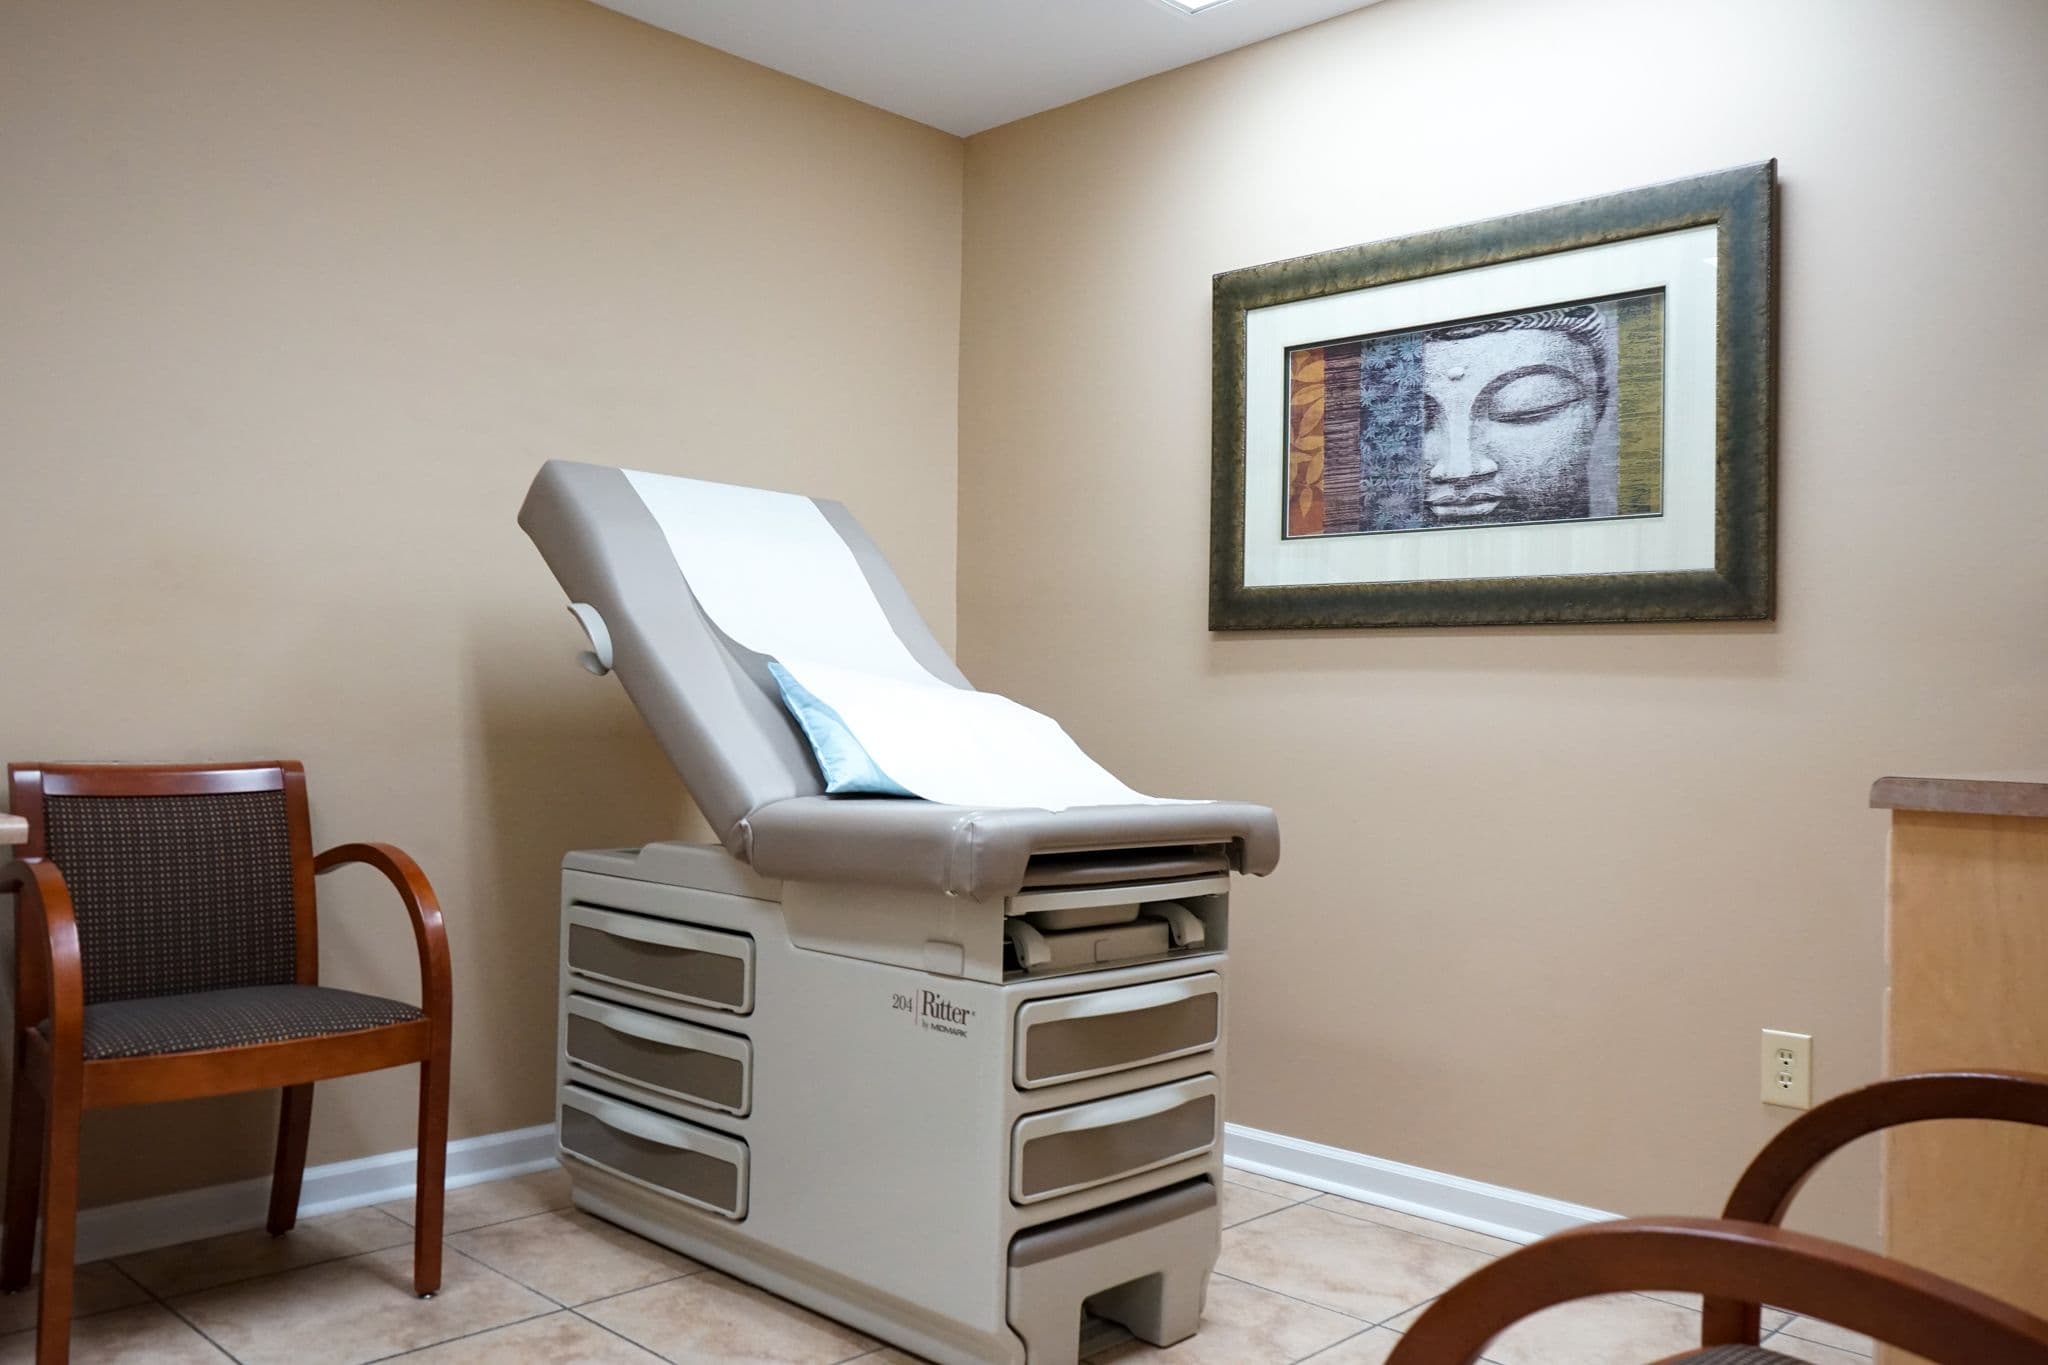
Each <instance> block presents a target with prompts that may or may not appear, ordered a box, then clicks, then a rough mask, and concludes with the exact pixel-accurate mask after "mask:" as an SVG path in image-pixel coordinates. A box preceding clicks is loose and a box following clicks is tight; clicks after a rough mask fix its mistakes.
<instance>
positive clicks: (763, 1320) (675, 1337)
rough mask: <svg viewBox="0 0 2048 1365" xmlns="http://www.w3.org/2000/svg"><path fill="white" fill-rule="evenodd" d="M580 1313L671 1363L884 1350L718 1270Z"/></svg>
mask: <svg viewBox="0 0 2048 1365" xmlns="http://www.w3.org/2000/svg"><path fill="white" fill-rule="evenodd" d="M579 1311H581V1312H582V1313H583V1315H584V1316H585V1317H588V1318H590V1319H591V1320H593V1321H595V1322H599V1323H602V1324H603V1325H604V1326H606V1327H609V1328H611V1329H612V1330H613V1331H614V1332H617V1333H619V1334H620V1335H621V1336H625V1337H629V1338H631V1339H632V1340H634V1341H637V1342H640V1343H641V1344H642V1345H645V1346H647V1347H648V1348H649V1349H651V1350H655V1351H659V1352H660V1353H661V1354H662V1355H665V1356H667V1357H669V1358H670V1359H671V1360H704V1361H712V1360H715V1361H720V1362H723V1363H724V1365H827V1362H830V1361H838V1360H845V1359H847V1358H848V1357H849V1356H857V1355H859V1354H861V1353H862V1352H863V1351H872V1350H873V1349H874V1348H875V1347H876V1346H878V1345H880V1343H879V1342H875V1341H870V1340H869V1339H868V1338H866V1337H864V1336H862V1335H860V1333H858V1332H855V1331H853V1330H852V1329H851V1328H847V1327H841V1326H840V1325H839V1324H838V1323H836V1322H832V1321H830V1320H829V1319H826V1318H821V1317H819V1316H818V1315H817V1314H815V1313H811V1312H807V1311H806V1310H804V1309H802V1308H799V1307H797V1306H796V1305H795V1304H793V1303H786V1302H784V1301H783V1300H781V1299H778V1298H776V1297H775V1296H774V1295H773V1294H768V1293H764V1292H762V1291H761V1290H759V1289H755V1288H754V1287H753V1286H751V1285H745V1284H741V1283H740V1282H739V1281H737V1280H733V1279H729V1278H727V1277H726V1276H724V1275H720V1274H718V1273H717V1272H716V1271H703V1272H700V1273H699V1274H696V1275H692V1276H690V1277H689V1278H687V1279H682V1280H670V1281H669V1282H668V1283H667V1284H658V1285H655V1286H653V1287H652V1288H650V1289H636V1290H634V1291H633V1292H632V1293H630V1294H621V1295H619V1296H618V1297H617V1298H613V1299H601V1300H599V1301H598V1302H596V1303H593V1304H586V1305H585V1306H584V1307H583V1308H582V1309H581V1310H579Z"/></svg>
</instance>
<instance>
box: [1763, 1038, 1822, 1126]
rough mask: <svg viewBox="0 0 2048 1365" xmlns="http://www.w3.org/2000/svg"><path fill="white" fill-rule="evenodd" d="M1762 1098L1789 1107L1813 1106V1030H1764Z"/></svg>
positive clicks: (1802, 1107) (1768, 1102)
mask: <svg viewBox="0 0 2048 1365" xmlns="http://www.w3.org/2000/svg"><path fill="white" fill-rule="evenodd" d="M1763 1100H1764V1103H1765V1104H1775V1105H1779V1106H1782V1107H1783V1108H1786V1109H1811V1108H1813V1035H1812V1034H1810V1033H1786V1032H1784V1031H1783V1030H1781V1029H1774V1028H1767V1029H1765V1030H1764V1039H1763Z"/></svg>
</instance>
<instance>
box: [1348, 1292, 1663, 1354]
mask: <svg viewBox="0 0 2048 1365" xmlns="http://www.w3.org/2000/svg"><path fill="white" fill-rule="evenodd" d="M1388 1325H1389V1326H1391V1327H1395V1328H1400V1327H1403V1326H1405V1325H1406V1324H1405V1323H1402V1322H1398V1321H1397V1322H1393V1323H1390V1324H1388ZM1699 1344H1700V1316H1699V1314H1697V1313H1694V1312H1692V1311H1690V1310H1688V1309H1684V1308H1680V1307H1678V1306H1677V1305H1675V1304H1669V1303H1660V1302H1658V1301H1657V1300H1655V1299H1646V1298H1644V1297H1643V1296H1642V1295H1640V1294H1608V1295H1603V1296H1601V1297H1599V1298H1593V1299H1581V1300H1579V1301H1578V1302H1576V1303H1567V1304H1560V1305H1559V1306H1558V1307H1556V1308H1546V1309H1545V1310H1543V1311H1542V1312H1541V1313H1538V1314H1536V1315H1535V1316H1534V1317H1531V1318H1525V1319H1523V1320H1522V1321H1521V1322H1518V1323H1516V1324H1515V1325H1514V1326H1513V1327H1510V1328H1508V1330H1507V1331H1505V1332H1503V1333H1501V1334H1500V1335H1499V1336H1498V1337H1495V1338H1494V1339H1493V1343H1492V1344H1491V1345H1489V1346H1488V1347H1487V1348H1486V1358H1487V1359H1488V1360H1491V1361H1498V1362H1499V1363H1500V1365H1558V1363H1559V1362H1560V1361H1567V1360H1568V1361H1570V1362H1572V1365H1642V1363H1643V1362H1644V1361H1646V1360H1661V1359H1663V1358H1664V1357H1665V1356H1669V1355H1676V1354H1678V1353H1679V1352H1680V1351H1684V1350H1688V1349H1695V1350H1696V1349H1698V1347H1699Z"/></svg>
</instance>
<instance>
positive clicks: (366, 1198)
mask: <svg viewBox="0 0 2048 1365" xmlns="http://www.w3.org/2000/svg"><path fill="white" fill-rule="evenodd" d="M417 1156H418V1153H417V1151H416V1150H415V1149H413V1148H410V1147H408V1148H407V1149H405V1150H404V1151H402V1152H385V1153H383V1154H381V1155H378V1156H366V1157H358V1158H357V1159H356V1160H354V1161H336V1162H331V1163H329V1164H328V1165H325V1166H308V1167H307V1168H306V1180H305V1184H304V1185H303V1186H301V1187H300V1191H299V1215H300V1216H301V1217H312V1216H313V1215H315V1214H322V1213H334V1212H337V1211H338V1210H341V1209H353V1208H360V1207H362V1206H363V1205H365V1204H382V1203H384V1202H385V1201H387V1200H392V1199H409V1198H411V1197H412V1190H413V1163H414V1162H415V1160H416V1159H417ZM554 1164H555V1128H554V1125H553V1124H551V1123H543V1124H541V1125H539V1126H538V1127H534V1128H518V1129H514V1130H512V1131H510V1132H505V1133H486V1134H484V1135H483V1136H481V1137H472V1138H460V1139H457V1140H456V1141H454V1142H451V1143H449V1144H448V1188H449V1189H451V1190H452V1189H458V1188H460V1187H461V1186H464V1185H475V1184H479V1183H481V1182H483V1181H486V1180H498V1179H501V1178H503V1177H505V1176H511V1175H524V1174H526V1173H527V1172H529V1171H538V1170H545V1169H546V1168H548V1167H550V1166H552V1165H554ZM269 1209H270V1178H269V1177H268V1176H260V1177H257V1178H256V1179H253V1180H237V1181H233V1182H231V1183H229V1184H226V1185H209V1186H207V1187H206V1188H204V1189H198V1190H180V1191H178V1192H177V1193H176V1194H163V1195H158V1196H156V1197H155V1198H152V1199H133V1200H130V1201H128V1202H127V1203H125V1204H102V1205H101V1206H99V1207H98V1208H92V1209H83V1210H81V1211H80V1212H79V1215H78V1257H77V1259H78V1261H79V1263H80V1264H83V1263H85V1262H87V1261H97V1260H102V1259H104V1258H106V1257H108V1256H128V1255H132V1254H134V1253H135V1252H138V1251H148V1250H151V1249H152V1248H155V1247H161V1246H171V1245H173V1244H175V1243H178V1242H189V1241H192V1240H194V1239H195V1238H199V1237H213V1236H217V1235H219V1234H220V1233H223V1232H241V1231H243V1230H244V1229H247V1228H260V1227H262V1226H263V1222H264V1219H265V1218H266V1217H267V1216H268V1213H269Z"/></svg>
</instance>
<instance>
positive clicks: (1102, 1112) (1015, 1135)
mask: <svg viewBox="0 0 2048 1365" xmlns="http://www.w3.org/2000/svg"><path fill="white" fill-rule="evenodd" d="M1217 1092H1218V1086H1217V1084H1216V1078H1215V1077H1214V1076H1212V1075H1206V1074H1205V1075H1201V1076H1191V1077H1189V1078H1188V1079H1187V1080H1184V1081H1175V1082H1174V1083H1173V1084H1171V1085H1155V1086H1153V1087H1151V1088H1150V1089H1147V1090H1134V1091H1132V1092H1131V1093H1130V1094H1128V1095H1117V1096H1115V1097H1113V1098H1111V1099H1106V1100H1096V1101H1095V1102H1093V1103H1091V1104H1076V1105H1072V1106H1070V1107H1068V1108H1066V1109H1049V1110H1047V1111H1045V1112H1044V1113H1042V1114H1026V1115H1025V1116H1024V1117H1023V1118H1021V1119H1018V1120H1017V1126H1016V1128H1015V1129H1014V1130H1013V1132H1012V1133H1011V1137H1010V1198H1011V1199H1012V1200H1014V1201H1015V1202H1017V1203H1019V1204H1034V1203H1037V1202H1038V1201H1039V1200H1041V1199H1051V1198H1053V1197H1054V1196H1056V1195H1062V1194H1070V1193H1072V1192H1073V1191H1075V1190H1085V1189H1087V1188H1089V1187H1090V1186H1093V1185H1103V1184H1107V1183H1108V1182H1110V1181H1112V1180H1121V1179H1123V1178H1124V1177H1125V1176H1128V1175H1137V1174H1138V1173H1139V1172H1141V1171H1149V1170H1152V1169H1153V1168H1154V1167H1158V1166H1164V1165H1167V1164H1168V1163H1170V1162H1174V1161H1183V1160H1186V1159H1187V1158H1188V1157H1192V1156H1200V1155H1201V1154H1203V1153H1204V1152H1207V1151H1210V1150H1211V1149H1213V1148H1214V1147H1215V1146H1216V1139H1217V1134H1218V1132H1219V1130H1220V1127H1221V1115H1220V1114H1219V1113H1218V1112H1217V1102H1216V1101H1217Z"/></svg>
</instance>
